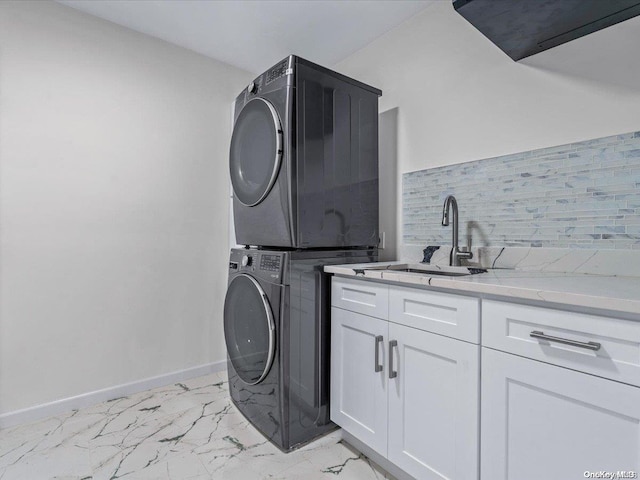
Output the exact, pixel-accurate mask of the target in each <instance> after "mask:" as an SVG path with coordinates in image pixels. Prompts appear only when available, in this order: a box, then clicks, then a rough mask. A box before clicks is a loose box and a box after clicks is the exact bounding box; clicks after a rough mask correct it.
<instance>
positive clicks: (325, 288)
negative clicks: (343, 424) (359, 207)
mask: <svg viewBox="0 0 640 480" xmlns="http://www.w3.org/2000/svg"><path fill="white" fill-rule="evenodd" d="M376 260H377V251H376V250H375V249H372V250H343V251H329V252H318V251H294V252H285V251H269V250H258V249H233V250H231V255H230V261H229V286H228V289H227V295H226V298H225V304H224V335H225V342H226V346H227V358H228V362H227V368H228V372H229V391H230V393H231V398H232V400H233V403H234V404H235V405H236V407H237V408H238V410H240V412H241V413H242V414H243V415H244V416H245V417H246V418H247V419H248V420H249V421H250V422H251V423H252V424H253V425H254V426H255V427H256V428H257V429H258V430H260V431H261V432H262V433H263V434H264V435H265V436H266V437H267V438H268V439H269V440H271V441H272V442H273V443H274V444H275V445H276V446H278V447H279V448H280V449H282V450H284V451H289V450H291V449H293V448H295V447H297V446H299V445H302V444H304V443H307V442H309V441H310V440H312V439H314V438H316V437H318V436H319V435H322V434H323V433H325V432H327V431H328V430H331V429H332V428H335V425H333V424H332V423H331V421H330V420H329V345H330V330H329V327H330V325H329V317H328V315H327V311H328V310H329V308H330V300H329V291H330V288H331V284H330V276H329V275H328V274H325V273H324V271H323V267H324V265H330V264H343V263H367V262H373V261H376Z"/></svg>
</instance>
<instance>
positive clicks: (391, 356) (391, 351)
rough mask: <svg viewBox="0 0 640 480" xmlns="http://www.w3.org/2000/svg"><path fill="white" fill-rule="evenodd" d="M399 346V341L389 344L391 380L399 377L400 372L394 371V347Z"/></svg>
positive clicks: (392, 341)
mask: <svg viewBox="0 0 640 480" xmlns="http://www.w3.org/2000/svg"><path fill="white" fill-rule="evenodd" d="M397 346H398V341H397V340H391V341H390V342H389V378H396V377H397V376H398V372H397V371H396V370H394V369H393V347H397Z"/></svg>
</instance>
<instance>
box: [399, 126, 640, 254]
mask: <svg viewBox="0 0 640 480" xmlns="http://www.w3.org/2000/svg"><path fill="white" fill-rule="evenodd" d="M402 181H403V193H402V203H403V243H405V244H413V245H446V244H449V243H450V242H451V227H443V226H442V225H441V224H440V221H441V219H442V204H443V202H444V199H445V197H446V196H447V195H449V194H453V195H455V196H456V198H457V200H458V205H459V209H460V221H459V224H460V245H466V244H467V238H468V236H469V235H471V238H472V243H473V245H475V246H527V247H556V248H590V249H640V194H639V192H640V132H634V133H626V134H623V135H615V136H611V137H604V138H599V139H595V140H588V141H584V142H578V143H572V144H569V145H561V146H557V147H551V148H543V149H539V150H533V151H530V152H523V153H517V154H513V155H505V156H502V157H495V158H487V159H484V160H477V161H473V162H467V163H462V164H458V165H450V166H446V167H438V168H430V169H427V170H420V171H417V172H410V173H406V174H404V175H403V178H402Z"/></svg>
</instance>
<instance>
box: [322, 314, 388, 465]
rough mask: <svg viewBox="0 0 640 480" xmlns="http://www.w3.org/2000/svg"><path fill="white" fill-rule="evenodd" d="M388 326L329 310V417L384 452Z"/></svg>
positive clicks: (369, 319)
mask: <svg viewBox="0 0 640 480" xmlns="http://www.w3.org/2000/svg"><path fill="white" fill-rule="evenodd" d="M387 330H388V322H387V321H385V320H379V319H377V318H373V317H369V316H367V315H362V314H359V313H355V312H349V311H346V310H342V309H341V308H336V307H333V308H332V309H331V420H333V421H334V422H335V423H337V424H338V425H340V426H341V427H342V428H344V429H345V430H346V431H348V432H349V433H350V434H352V435H353V436H354V437H356V438H358V439H359V440H360V441H362V442H363V443H365V444H367V445H368V446H369V447H371V448H373V449H374V450H375V451H376V452H378V453H379V454H380V455H384V456H386V455H387V376H386V368H385V360H386V352H385V346H386V345H387ZM376 339H377V340H376ZM376 350H377V351H378V355H377V357H378V363H377V364H376V361H375V360H376ZM376 366H377V368H376Z"/></svg>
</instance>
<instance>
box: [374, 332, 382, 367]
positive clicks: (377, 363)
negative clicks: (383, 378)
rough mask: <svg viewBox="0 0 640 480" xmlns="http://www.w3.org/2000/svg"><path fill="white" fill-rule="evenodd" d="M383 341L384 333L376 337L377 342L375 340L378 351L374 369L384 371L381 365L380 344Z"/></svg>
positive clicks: (375, 355) (375, 356)
mask: <svg viewBox="0 0 640 480" xmlns="http://www.w3.org/2000/svg"><path fill="white" fill-rule="evenodd" d="M381 343H382V335H378V336H377V337H376V342H375V349H376V352H375V354H374V358H375V360H374V362H375V363H374V371H375V372H381V371H382V365H380V344H381Z"/></svg>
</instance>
